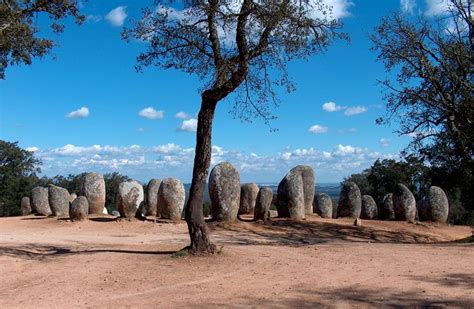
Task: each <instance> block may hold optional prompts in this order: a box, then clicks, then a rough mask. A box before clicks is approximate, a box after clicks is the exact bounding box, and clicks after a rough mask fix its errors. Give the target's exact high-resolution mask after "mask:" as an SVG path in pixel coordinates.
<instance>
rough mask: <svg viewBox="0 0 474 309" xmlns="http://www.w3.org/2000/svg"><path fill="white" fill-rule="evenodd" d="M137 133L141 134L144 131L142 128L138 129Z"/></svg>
mask: <svg viewBox="0 0 474 309" xmlns="http://www.w3.org/2000/svg"><path fill="white" fill-rule="evenodd" d="M137 132H140V133H143V132H145V129H144V128H138V129H137Z"/></svg>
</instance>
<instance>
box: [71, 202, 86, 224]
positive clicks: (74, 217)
mask: <svg viewBox="0 0 474 309" xmlns="http://www.w3.org/2000/svg"><path fill="white" fill-rule="evenodd" d="M88 214H89V201H88V200H87V198H86V197H85V196H79V197H77V198H75V199H74V201H73V202H72V204H71V209H70V210H69V217H70V218H71V221H83V220H86V219H87V215H88Z"/></svg>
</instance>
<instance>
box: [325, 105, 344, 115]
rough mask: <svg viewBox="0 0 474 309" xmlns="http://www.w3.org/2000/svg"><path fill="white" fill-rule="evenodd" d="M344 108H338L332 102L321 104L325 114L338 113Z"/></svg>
mask: <svg viewBox="0 0 474 309" xmlns="http://www.w3.org/2000/svg"><path fill="white" fill-rule="evenodd" d="M345 108H346V107H345V106H339V105H337V104H336V103H334V102H326V103H324V104H323V110H324V111H326V112H329V113H332V112H338V111H340V110H343V109H345Z"/></svg>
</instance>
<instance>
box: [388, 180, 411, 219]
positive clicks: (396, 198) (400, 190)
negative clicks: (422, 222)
mask: <svg viewBox="0 0 474 309" xmlns="http://www.w3.org/2000/svg"><path fill="white" fill-rule="evenodd" d="M393 210H394V212H395V219H396V220H401V221H410V220H412V221H414V220H415V217H416V201H415V197H414V196H413V193H411V191H410V190H409V189H408V188H407V187H406V186H405V185H403V184H401V183H399V184H397V186H396V187H395V191H394V192H393Z"/></svg>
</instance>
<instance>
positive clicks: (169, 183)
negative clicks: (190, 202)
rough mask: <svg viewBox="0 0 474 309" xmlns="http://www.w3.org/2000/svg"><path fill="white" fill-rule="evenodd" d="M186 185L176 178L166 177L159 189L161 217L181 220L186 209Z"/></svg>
mask: <svg viewBox="0 0 474 309" xmlns="http://www.w3.org/2000/svg"><path fill="white" fill-rule="evenodd" d="M184 200H185V191H184V185H183V184H182V183H181V181H179V180H178V179H176V178H172V177H170V178H165V179H163V181H162V182H161V184H160V188H159V190H158V212H159V213H160V216H161V218H163V219H168V220H175V221H178V220H181V217H182V214H183V209H184Z"/></svg>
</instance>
